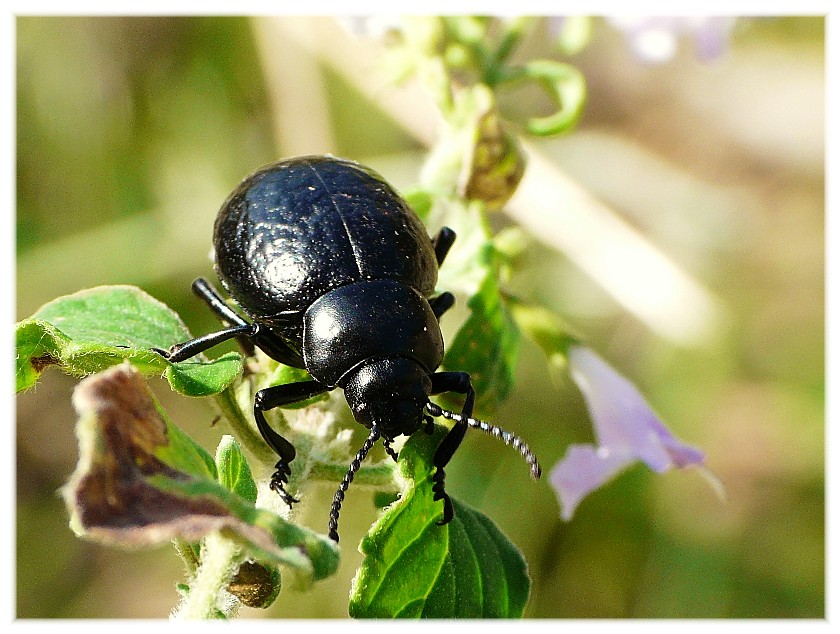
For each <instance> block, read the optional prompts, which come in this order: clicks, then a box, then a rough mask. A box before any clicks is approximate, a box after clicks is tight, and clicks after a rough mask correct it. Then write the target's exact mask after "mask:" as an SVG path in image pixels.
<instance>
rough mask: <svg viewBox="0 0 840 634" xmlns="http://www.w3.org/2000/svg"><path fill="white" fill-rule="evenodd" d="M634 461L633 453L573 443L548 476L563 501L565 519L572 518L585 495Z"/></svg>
mask: <svg viewBox="0 0 840 634" xmlns="http://www.w3.org/2000/svg"><path fill="white" fill-rule="evenodd" d="M635 461H636V458H635V457H634V456H628V455H620V454H618V453H615V452H611V451H609V450H608V449H606V448H603V447H601V448H598V449H596V448H595V447H593V446H592V445H571V446H570V447H569V449H568V450H567V451H566V456H565V457H564V458H563V459H562V460H561V461H560V462H558V463H557V464H556V465H555V466H554V468H553V469H552V470H551V475H550V476H549V478H550V480H551V485H552V486H553V487H554V491H555V492H556V493H557V499H558V500H559V501H560V514H561V517H562V518H563V520H565V521H567V522H568V521H569V520H571V519H572V515H574V512H575V509H577V506H578V504H579V503H580V501H581V500H582V499H583V498H585V497H586V496H587V495H589V494H590V493H591V492H592V491H594V490H595V489H597V488H599V487H600V486H601V485H602V484H604V483H605V482H607V481H609V480H610V479H612V477H613V476H615V475H616V474H617V473H619V472H620V471H622V470H624V469H625V468H626V467H628V466H629V465H630V464H631V463H633V462H635Z"/></svg>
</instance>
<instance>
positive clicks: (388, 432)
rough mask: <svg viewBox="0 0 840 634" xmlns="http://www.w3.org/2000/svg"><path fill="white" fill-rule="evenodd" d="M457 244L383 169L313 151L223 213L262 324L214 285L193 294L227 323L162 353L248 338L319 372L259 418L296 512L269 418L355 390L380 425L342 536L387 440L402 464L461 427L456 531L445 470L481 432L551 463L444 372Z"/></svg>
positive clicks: (243, 299)
mask: <svg viewBox="0 0 840 634" xmlns="http://www.w3.org/2000/svg"><path fill="white" fill-rule="evenodd" d="M454 240H455V234H454V232H453V231H452V230H451V229H448V228H446V227H444V228H443V229H441V230H440V232H439V233H438V234H437V235H436V236H435V237H434V238H433V239H430V238H429V236H428V234H427V233H426V230H425V228H424V226H423V224H422V223H421V221H420V219H419V218H418V217H417V216H416V214H415V213H414V211H413V210H412V209H411V208H410V207H409V206H408V204H407V203H406V202H405V201H404V200H403V199H402V198H401V197H400V196H399V195H398V194H397V193H396V192H395V191H394V190H393V188H392V187H391V186H390V185H389V184H388V183H387V182H385V180H384V179H383V178H382V177H381V176H379V175H378V174H377V173H376V172H374V171H373V170H371V169H369V168H366V167H363V166H362V165H359V164H358V163H354V162H352V161H347V160H343V159H339V158H334V157H330V156H304V157H298V158H293V159H289V160H285V161H281V162H279V163H274V164H272V165H268V166H265V167H263V168H261V169H259V170H257V171H256V172H254V173H253V174H252V175H251V176H249V177H247V178H246V179H245V180H244V181H243V182H242V183H241V184H240V185H239V186H238V187H237V188H236V189H235V190H234V191H233V192H232V193H231V195H230V196H229V197H228V199H227V200H226V201H225V203H224V204H223V205H222V208H221V210H220V211H219V215H218V217H217V219H216V224H215V228H214V236H213V245H214V248H215V262H216V265H215V268H216V272H217V274H218V276H219V279H220V280H221V282H222V285H223V286H224V288H225V290H226V291H227V292H228V293H229V294H230V296H231V297H232V298H233V299H234V300H235V301H236V303H237V305H238V306H239V307H240V308H241V310H242V311H243V312H244V313H245V315H247V316H248V317H249V318H250V320H251V321H248V320H246V319H245V318H243V317H242V316H241V315H239V313H237V312H236V311H234V310H232V309H231V308H230V307H229V306H228V305H227V304H226V303H225V301H224V300H223V298H222V297H221V295H219V293H218V292H217V291H216V289H214V288H213V286H212V285H210V284H209V283H208V282H207V281H206V280H204V279H202V278H199V279H197V280H196V281H195V282H194V283H193V290H194V291H195V292H196V294H198V295H199V297H201V298H202V299H203V300H204V301H205V302H206V303H207V304H208V305H209V306H210V308H211V309H212V310H213V311H214V312H215V313H216V314H217V315H218V316H219V318H220V319H221V320H222V321H223V322H225V323H226V324H227V326H228V327H227V328H226V329H224V330H221V331H219V332H215V333H211V334H208V335H204V336H202V337H198V338H197V339H192V340H190V341H187V342H184V343H181V344H177V345H175V346H172V347H171V348H170V349H169V350H168V351H164V350H159V349H156V351H157V352H159V353H160V354H162V355H164V356H165V357H166V358H168V359H169V360H170V361H171V362H177V361H182V360H184V359H187V358H189V357H192V356H193V355H195V354H198V353H199V352H202V351H204V350H207V349H208V348H210V347H212V346H214V345H216V344H217V343H220V342H222V341H226V340H229V339H232V338H234V337H239V338H240V339H241V340H242V339H244V340H246V341H247V342H249V343H250V345H254V346H257V347H258V348H260V349H261V350H262V351H263V352H265V353H266V354H267V355H268V356H270V357H271V358H273V359H275V360H277V361H279V362H281V363H285V364H287V365H290V366H294V367H298V368H305V369H306V370H307V371H308V372H309V374H310V375H311V376H312V380H311V381H303V382H299V383H290V384H286V385H276V386H273V387H269V388H266V389H263V390H260V391H259V392H257V394H256V396H255V399H254V418H255V420H256V423H257V427H258V429H259V431H260V433H261V434H262V437H263V439H264V440H265V441H266V443H267V444H268V445H269V446H270V447H271V448H272V449H273V450H274V451H275V452H276V453H277V455H278V456H279V460H278V461H277V464H276V465H275V472H274V474H273V476H272V478H271V488H272V489H273V490H275V491H276V492H277V493H278V494H279V495H281V496H282V498H283V499H284V500H285V501H286V502H287V503H288V504H292V503H294V502H296V501H297V500H296V499H295V498H294V497H293V496H292V495H291V494H289V493H288V492H287V491H286V488H285V487H286V485H287V484H288V482H289V474H290V467H289V463H291V462H292V460H294V457H295V449H294V447H293V446H292V444H291V443H290V442H289V441H288V440H286V439H285V438H283V437H282V436H281V435H280V434H278V433H277V432H275V431H274V430H273V429H272V428H271V427H270V426H269V425H268V423H267V421H266V419H265V416H264V414H263V412H265V411H266V410H269V409H272V408H275V407H281V406H283V405H288V404H290V403H294V402H297V401H301V400H305V399H307V398H310V397H312V396H315V395H317V394H320V393H323V392H326V391H329V390H332V389H335V388H337V387H338V388H341V389H343V390H344V394H345V397H346V399H347V403H348V404H349V406H350V408H351V410H352V412H353V416H354V417H355V419H356V420H357V421H358V422H359V423H361V424H362V425H364V426H365V427H367V428H368V429H370V434H369V435H368V438H367V440H365V442H364V444H363V446H362V448H361V449H360V450H359V452H358V453H357V454H356V457H355V458H354V459H353V461H352V462H351V464H350V468H349V469H348V471H347V474H346V475H345V476H344V479H343V481H342V482H341V484H340V485H339V488H338V491H337V492H336V494H335V498H334V500H333V504H332V508H331V511H330V526H329V535H330V537H331V538H332V539H333V540H335V541H338V517H339V511H340V509H341V504H342V502H343V500H344V493H345V491H346V490H347V487H348V486H349V485H350V482H352V480H353V477H354V475H355V473H356V471H358V469H359V467H360V465H361V462H362V460H364V458H365V457H366V456H367V454H368V452H369V451H370V449H371V447H373V445H374V443H375V442H376V441H377V440H378V439H379V438H382V439H383V442H384V444H385V449H386V451H387V452H388V454H389V455H390V456H391V457H393V458H394V459H396V458H397V456H396V454H395V453H394V450H393V449H392V448H391V446H390V443H391V442H392V441H393V440H394V439H395V438H396V437H398V436H401V435H406V436H408V435H411V434H413V433H414V432H416V431H417V430H419V429H421V427H422V428H425V429H427V430H429V429H431V424H432V418H431V417H432V416H444V417H446V418H449V419H451V420H453V421H455V424H454V425H453V427H452V429H451V430H450V431H449V433H448V434H447V435H446V436H445V437H444V439H443V441H442V442H441V444H440V446H439V447H438V449H437V451H436V453H435V456H434V466H435V472H434V474H433V476H432V480H433V490H434V493H435V495H434V499H435V500H442V501H443V505H444V509H443V518H442V520H441V521H440V522H439V523H440V524H446V523H447V522H449V521H450V520H451V519H452V517H453V508H452V503H451V500H450V499H449V496H448V495H447V494H446V492H445V491H444V467H445V466H446V465H447V464H448V462H449V460H450V459H451V458H452V455H453V454H454V453H455V450H456V449H457V448H458V446H459V445H460V443H461V440H462V439H463V437H464V433H465V432H466V429H467V427H470V426H472V427H476V428H479V429H482V430H484V431H486V432H488V433H492V434H494V435H496V436H498V437H501V438H503V440H505V442H506V443H507V444H510V445H512V446H514V447H515V448H517V449H518V450H519V452H520V453H521V454H522V456H523V457H524V458H525V460H526V461H527V462H528V464H529V465H530V467H531V473H532V475H533V476H534V477H535V478H538V477H539V476H540V467H539V464H538V463H537V460H536V458H535V457H534V454H533V453H532V452H531V450H530V449H529V448H528V446H527V445H526V444H525V443H524V442H522V441H521V440H520V439H519V438H518V437H516V436H514V435H512V434H509V433H508V432H502V430H500V429H499V428H498V427H495V426H494V425H491V424H489V423H486V422H483V421H478V420H476V419H473V418H471V416H472V410H473V404H474V401H475V391H474V390H473V388H472V385H471V383H470V377H469V374H467V373H465V372H438V371H437V368H438V366H439V365H440V363H441V361H442V360H443V351H444V347H443V338H442V336H441V332H440V325H439V323H438V321H439V319H440V317H441V315H442V314H443V313H444V312H446V310H448V309H449V308H450V307H451V306H452V303H453V301H454V298H453V297H452V295H451V294H450V293H446V292H444V293H441V294H438V295H435V284H436V283H437V273H438V267H439V266H440V265H441V264H442V263H443V260H444V258H445V257H446V254H447V252H448V251H449V248H450V247H451V246H452V243H453V241H454ZM442 392H457V393H460V394H464V395H465V400H464V406H463V408H462V411H461V413H460V414H454V413H452V412H448V411H447V410H443V409H441V408H440V407H438V406H437V405H435V404H434V403H431V402H430V401H429V397H430V396H431V395H433V394H440V393H442Z"/></svg>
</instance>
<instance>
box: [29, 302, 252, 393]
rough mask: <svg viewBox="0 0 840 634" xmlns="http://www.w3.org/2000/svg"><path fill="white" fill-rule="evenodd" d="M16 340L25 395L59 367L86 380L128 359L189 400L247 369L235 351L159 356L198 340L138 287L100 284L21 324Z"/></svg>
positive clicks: (214, 390) (51, 305)
mask: <svg viewBox="0 0 840 634" xmlns="http://www.w3.org/2000/svg"><path fill="white" fill-rule="evenodd" d="M15 338H16V348H17V357H16V371H15V379H16V389H17V391H18V392H19V391H21V390H25V389H28V388H30V387H32V386H33V385H35V383H36V382H37V380H38V378H39V377H40V375H41V373H42V372H43V371H44V370H45V369H46V368H47V367H49V366H53V365H54V366H57V367H58V368H60V369H61V370H63V371H64V372H67V373H68V374H71V375H73V376H79V377H82V376H87V375H89V374H93V373H95V372H99V371H101V370H104V369H105V368H108V367H110V366H113V365H116V364H118V363H121V362H122V361H124V360H128V361H131V363H132V365H134V366H135V367H136V368H137V369H138V370H139V371H141V372H142V373H144V374H163V375H164V376H165V377H166V378H167V379H168V381H169V383H170V385H171V386H172V388H173V389H174V390H176V391H177V392H180V393H181V394H186V395H188V396H207V395H209V394H216V393H218V392H220V391H222V390H224V389H225V388H226V387H227V386H228V385H230V384H231V382H232V381H233V380H234V379H235V378H236V377H237V376H238V375H239V374H240V373H241V371H242V358H241V357H240V355H239V354H237V353H235V352H231V353H228V354H225V355H223V356H222V357H220V358H218V359H215V360H213V361H207V360H206V359H204V358H203V356H198V357H195V358H194V359H190V360H188V361H184V362H181V363H174V364H173V363H169V362H168V361H166V360H165V359H164V358H163V357H161V356H160V355H159V354H157V353H155V352H152V351H151V350H150V348H153V347H155V348H161V349H164V350H165V349H167V348H169V347H170V346H171V345H173V344H176V343H180V342H183V341H187V340H189V339H191V338H192V335H191V334H190V332H189V330H188V329H187V327H186V326H185V325H184V323H183V322H182V321H181V318H180V317H178V315H177V314H176V313H175V312H174V311H173V310H172V309H170V308H169V307H167V306H166V305H165V304H163V303H161V302H159V301H158V300H156V299H154V298H153V297H151V296H150V295H148V294H146V293H145V292H143V291H142V290H140V289H139V288H136V287H133V286H98V287H96V288H91V289H87V290H83V291H79V292H78V293H74V294H72V295H66V296H64V297H59V298H57V299H55V300H53V301H51V302H49V303H48V304H45V305H44V306H42V307H41V308H40V309H38V311H37V312H36V313H35V314H34V315H33V316H32V318H30V319H26V320H23V321H21V322H19V323H18V324H17V328H16V331H15Z"/></svg>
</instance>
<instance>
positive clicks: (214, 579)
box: [172, 531, 241, 619]
mask: <svg viewBox="0 0 840 634" xmlns="http://www.w3.org/2000/svg"><path fill="white" fill-rule="evenodd" d="M240 559H241V551H240V549H239V547H238V546H237V545H236V544H235V543H234V542H233V541H231V540H230V539H227V538H225V537H223V536H222V535H221V534H220V533H219V532H218V531H216V532H213V533H210V534H209V535H207V537H205V538H204V542H203V544H202V547H201V565H200V566H199V568H198V570H197V571H196V573H195V576H194V577H193V578H192V579H191V580H190V590H189V593H188V594H187V595H186V596H185V597H184V600H183V601H182V603H181V605H180V606H178V609H177V611H176V612H175V613H173V615H172V618H173V619H210V618H227V617H229V616H232V614H231V613H232V612H233V611H234V609H235V608H236V607H237V606H238V604H237V603H236V601H235V600H234V599H233V598H232V597H231V598H230V601H225V599H224V595H223V592H224V589H225V588H226V587H227V584H228V582H229V581H230V580H231V578H232V577H233V575H235V574H236V571H237V570H238V569H239V562H240Z"/></svg>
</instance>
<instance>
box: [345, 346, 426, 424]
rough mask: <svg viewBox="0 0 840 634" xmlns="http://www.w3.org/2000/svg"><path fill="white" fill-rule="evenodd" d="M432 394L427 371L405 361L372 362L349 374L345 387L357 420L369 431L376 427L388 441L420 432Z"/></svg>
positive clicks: (420, 366)
mask: <svg viewBox="0 0 840 634" xmlns="http://www.w3.org/2000/svg"><path fill="white" fill-rule="evenodd" d="M431 391H432V380H431V378H430V377H429V373H428V371H427V370H426V369H425V368H424V367H423V366H422V365H420V364H419V363H417V362H416V361H414V360H413V359H408V358H405V357H388V358H384V359H374V360H372V361H370V362H368V363H366V364H365V365H363V366H361V367H360V368H359V369H357V370H356V371H355V372H353V373H351V374H350V376H349V377H348V378H347V379H346V382H345V384H344V396H345V398H346V399H347V404H348V405H349V406H350V409H351V410H352V411H353V416H354V417H355V418H356V420H357V421H358V422H359V423H361V424H362V425H364V426H365V427H368V428H371V427H373V426H374V425H376V427H377V429H379V432H380V433H381V434H382V436H383V437H385V438H389V439H393V438H396V437H397V436H399V435H400V434H405V435H410V434H413V433H414V432H415V431H417V430H418V429H419V428H420V425H421V423H422V422H423V410H424V408H425V407H426V403H428V402H429V394H430V393H431Z"/></svg>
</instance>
